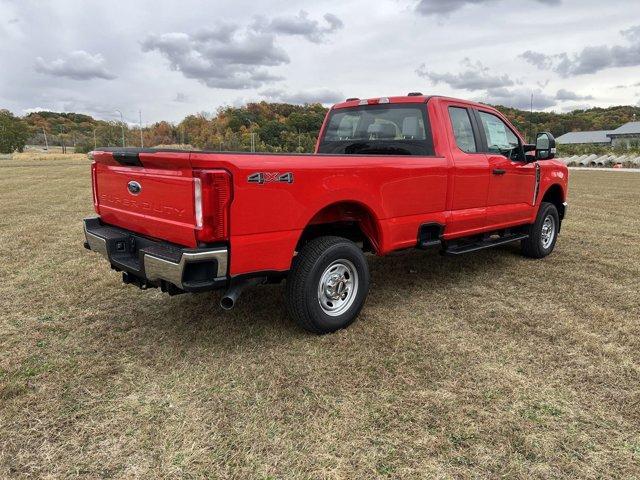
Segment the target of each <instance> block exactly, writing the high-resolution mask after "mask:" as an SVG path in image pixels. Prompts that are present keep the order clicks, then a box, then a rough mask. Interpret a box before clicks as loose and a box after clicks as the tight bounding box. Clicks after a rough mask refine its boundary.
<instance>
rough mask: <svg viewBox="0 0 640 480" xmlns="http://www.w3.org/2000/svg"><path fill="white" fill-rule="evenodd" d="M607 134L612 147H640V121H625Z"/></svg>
mask: <svg viewBox="0 0 640 480" xmlns="http://www.w3.org/2000/svg"><path fill="white" fill-rule="evenodd" d="M607 136H608V137H609V138H610V139H611V145H612V146H613V147H627V148H630V147H640V122H629V123H625V124H624V125H622V126H621V127H619V128H616V129H615V130H613V131H612V132H609V133H608V134H607Z"/></svg>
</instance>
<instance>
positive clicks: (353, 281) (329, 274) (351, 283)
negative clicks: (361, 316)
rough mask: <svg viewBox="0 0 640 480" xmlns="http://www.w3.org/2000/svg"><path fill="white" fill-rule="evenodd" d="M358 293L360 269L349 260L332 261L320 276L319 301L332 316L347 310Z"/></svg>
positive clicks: (325, 311) (323, 309)
mask: <svg viewBox="0 0 640 480" xmlns="http://www.w3.org/2000/svg"><path fill="white" fill-rule="evenodd" d="M357 294H358V271H357V270H356V267H355V265H354V264H353V263H351V262H350V261H349V260H344V259H340V260H336V261H334V262H332V263H331V264H330V265H329V266H328V267H327V268H326V269H325V271H324V272H323V273H322V275H321V276H320V282H319V283H318V303H319V304H320V308H322V311H323V312H324V313H326V314H327V315H329V316H331V317H337V316H338V315H342V314H343V313H344V312H346V311H347V310H348V309H349V307H351V305H353V302H354V301H355V299H356V295H357Z"/></svg>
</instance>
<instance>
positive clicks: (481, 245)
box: [444, 233, 529, 255]
mask: <svg viewBox="0 0 640 480" xmlns="http://www.w3.org/2000/svg"><path fill="white" fill-rule="evenodd" d="M528 237H529V235H527V234H526V233H513V234H510V235H503V236H501V237H497V238H491V237H490V238H486V239H483V240H480V241H478V242H472V243H468V242H466V243H452V244H450V245H449V246H448V247H447V248H446V249H445V250H444V253H445V254H447V255H462V254H463V253H470V252H476V251H478V250H484V249H485V248H491V247H497V246H498V245H505V244H507V243H511V242H517V241H518V240H524V239H525V238H528Z"/></svg>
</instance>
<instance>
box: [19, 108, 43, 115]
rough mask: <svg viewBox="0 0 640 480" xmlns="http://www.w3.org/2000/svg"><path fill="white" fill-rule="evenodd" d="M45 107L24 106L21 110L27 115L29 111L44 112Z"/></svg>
mask: <svg viewBox="0 0 640 480" xmlns="http://www.w3.org/2000/svg"><path fill="white" fill-rule="evenodd" d="M46 111H47V109H46V108H42V107H33V108H25V109H23V110H22V113H24V114H25V115H29V114H30V113H38V112H46Z"/></svg>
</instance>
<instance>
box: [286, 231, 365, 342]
mask: <svg viewBox="0 0 640 480" xmlns="http://www.w3.org/2000/svg"><path fill="white" fill-rule="evenodd" d="M368 291H369V267H368V265H367V261H366V259H365V257H364V254H363V253H362V250H360V248H358V246H357V245H356V244H355V243H353V242H352V241H350V240H347V239H345V238H341V237H329V236H327V237H319V238H316V239H314V240H312V241H310V242H309V243H307V244H306V245H305V246H304V247H303V248H302V249H301V251H300V252H299V254H298V256H297V257H296V258H295V259H294V262H293V267H292V269H291V272H289V276H288V278H287V309H288V311H289V314H290V315H291V317H293V319H294V320H296V322H297V323H298V324H299V325H300V326H301V327H302V328H304V329H306V330H308V331H310V332H314V333H329V332H334V331H336V330H339V329H341V328H345V327H347V326H348V325H350V324H351V323H352V322H353V321H354V320H355V319H356V317H357V315H358V313H360V310H361V309H362V306H363V305H364V301H365V298H366V296H367V292H368Z"/></svg>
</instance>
